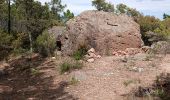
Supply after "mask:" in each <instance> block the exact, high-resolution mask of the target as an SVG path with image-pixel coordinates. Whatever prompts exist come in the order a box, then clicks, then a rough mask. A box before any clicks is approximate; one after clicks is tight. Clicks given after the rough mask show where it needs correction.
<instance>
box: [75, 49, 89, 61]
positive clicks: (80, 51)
mask: <svg viewBox="0 0 170 100" xmlns="http://www.w3.org/2000/svg"><path fill="white" fill-rule="evenodd" d="M86 53H87V49H86V48H85V47H81V48H80V49H78V50H77V51H75V52H74V54H73V58H74V59H75V60H81V59H83V57H84V55H86Z"/></svg>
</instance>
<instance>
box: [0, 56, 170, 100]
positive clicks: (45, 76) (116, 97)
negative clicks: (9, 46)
mask: <svg viewBox="0 0 170 100" xmlns="http://www.w3.org/2000/svg"><path fill="white" fill-rule="evenodd" d="M64 60H65V59H63V58H61V59H56V60H51V59H38V60H37V59H35V61H33V62H34V63H32V67H30V68H27V67H28V66H27V63H29V60H28V59H20V60H18V62H17V65H15V66H12V67H11V68H9V69H7V71H8V74H7V75H6V76H4V77H3V78H2V77H1V78H0V100H147V99H143V98H142V99H141V98H137V97H134V96H133V95H132V93H134V92H136V90H137V89H138V87H150V86H151V85H152V84H153V83H154V82H155V80H156V76H159V75H160V74H161V73H162V72H168V73H170V68H169V67H170V66H169V64H170V55H167V56H166V57H164V58H163V59H162V58H160V57H158V58H156V59H152V58H150V59H146V55H145V54H139V55H135V56H134V57H128V59H125V58H122V57H115V56H110V57H102V58H101V59H98V60H96V61H95V62H94V63H87V62H84V65H85V67H83V69H81V70H75V71H72V72H71V73H68V74H63V75H60V73H59V71H58V70H59V65H60V64H61V62H63V61H64ZM25 62H27V63H25ZM24 66H25V67H24ZM25 68H26V69H25ZM73 77H74V78H75V79H76V80H79V82H78V83H77V84H74V85H70V84H69V82H70V80H71V78H73Z"/></svg>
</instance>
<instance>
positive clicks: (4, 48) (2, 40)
mask: <svg viewBox="0 0 170 100" xmlns="http://www.w3.org/2000/svg"><path fill="white" fill-rule="evenodd" d="M12 38H13V37H12V36H11V35H9V34H7V33H5V32H3V31H2V30H0V60H1V59H4V58H6V57H7V56H8V54H9V52H10V51H11V49H12V47H11V42H12Z"/></svg>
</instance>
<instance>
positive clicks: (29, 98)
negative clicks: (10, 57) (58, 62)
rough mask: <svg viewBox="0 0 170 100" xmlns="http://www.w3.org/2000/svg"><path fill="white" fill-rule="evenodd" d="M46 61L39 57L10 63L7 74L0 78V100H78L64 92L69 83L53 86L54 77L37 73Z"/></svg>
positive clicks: (20, 59) (23, 58)
mask: <svg viewBox="0 0 170 100" xmlns="http://www.w3.org/2000/svg"><path fill="white" fill-rule="evenodd" d="M45 60H46V59H45V58H42V57H40V56H37V57H34V58H32V59H29V58H27V57H22V58H19V59H16V60H14V61H12V62H10V65H11V66H10V67H8V68H6V73H7V74H6V75H4V76H3V77H0V100H77V98H74V97H73V96H72V95H70V94H69V93H68V92H65V91H64V89H65V87H67V85H68V83H67V82H64V81H61V82H59V84H58V85H57V86H53V84H52V83H53V79H54V77H53V76H50V77H46V78H42V76H43V75H44V74H45V73H43V72H37V71H36V68H38V66H41V64H42V63H43V62H45ZM51 63H52V62H51ZM47 68H48V67H47Z"/></svg>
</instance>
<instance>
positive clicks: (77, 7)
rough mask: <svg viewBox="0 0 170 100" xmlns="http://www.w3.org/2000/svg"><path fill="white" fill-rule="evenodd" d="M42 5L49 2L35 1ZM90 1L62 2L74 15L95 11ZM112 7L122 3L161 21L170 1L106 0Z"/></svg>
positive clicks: (167, 10) (45, 0)
mask: <svg viewBox="0 0 170 100" xmlns="http://www.w3.org/2000/svg"><path fill="white" fill-rule="evenodd" d="M37 1H40V2H42V3H44V2H50V0H37ZM91 1H92V0H62V3H63V4H66V5H67V8H66V9H70V10H71V11H72V12H73V13H74V14H75V15H78V14H80V13H81V12H82V11H85V10H92V9H95V8H94V7H92V4H91ZM106 1H108V2H111V3H113V4H114V5H116V4H119V3H123V4H126V5H127V6H129V7H131V8H136V9H137V10H138V11H140V12H142V13H143V14H144V15H151V16H155V17H157V18H160V19H162V18H163V17H162V16H163V14H164V13H167V14H170V0H106Z"/></svg>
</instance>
